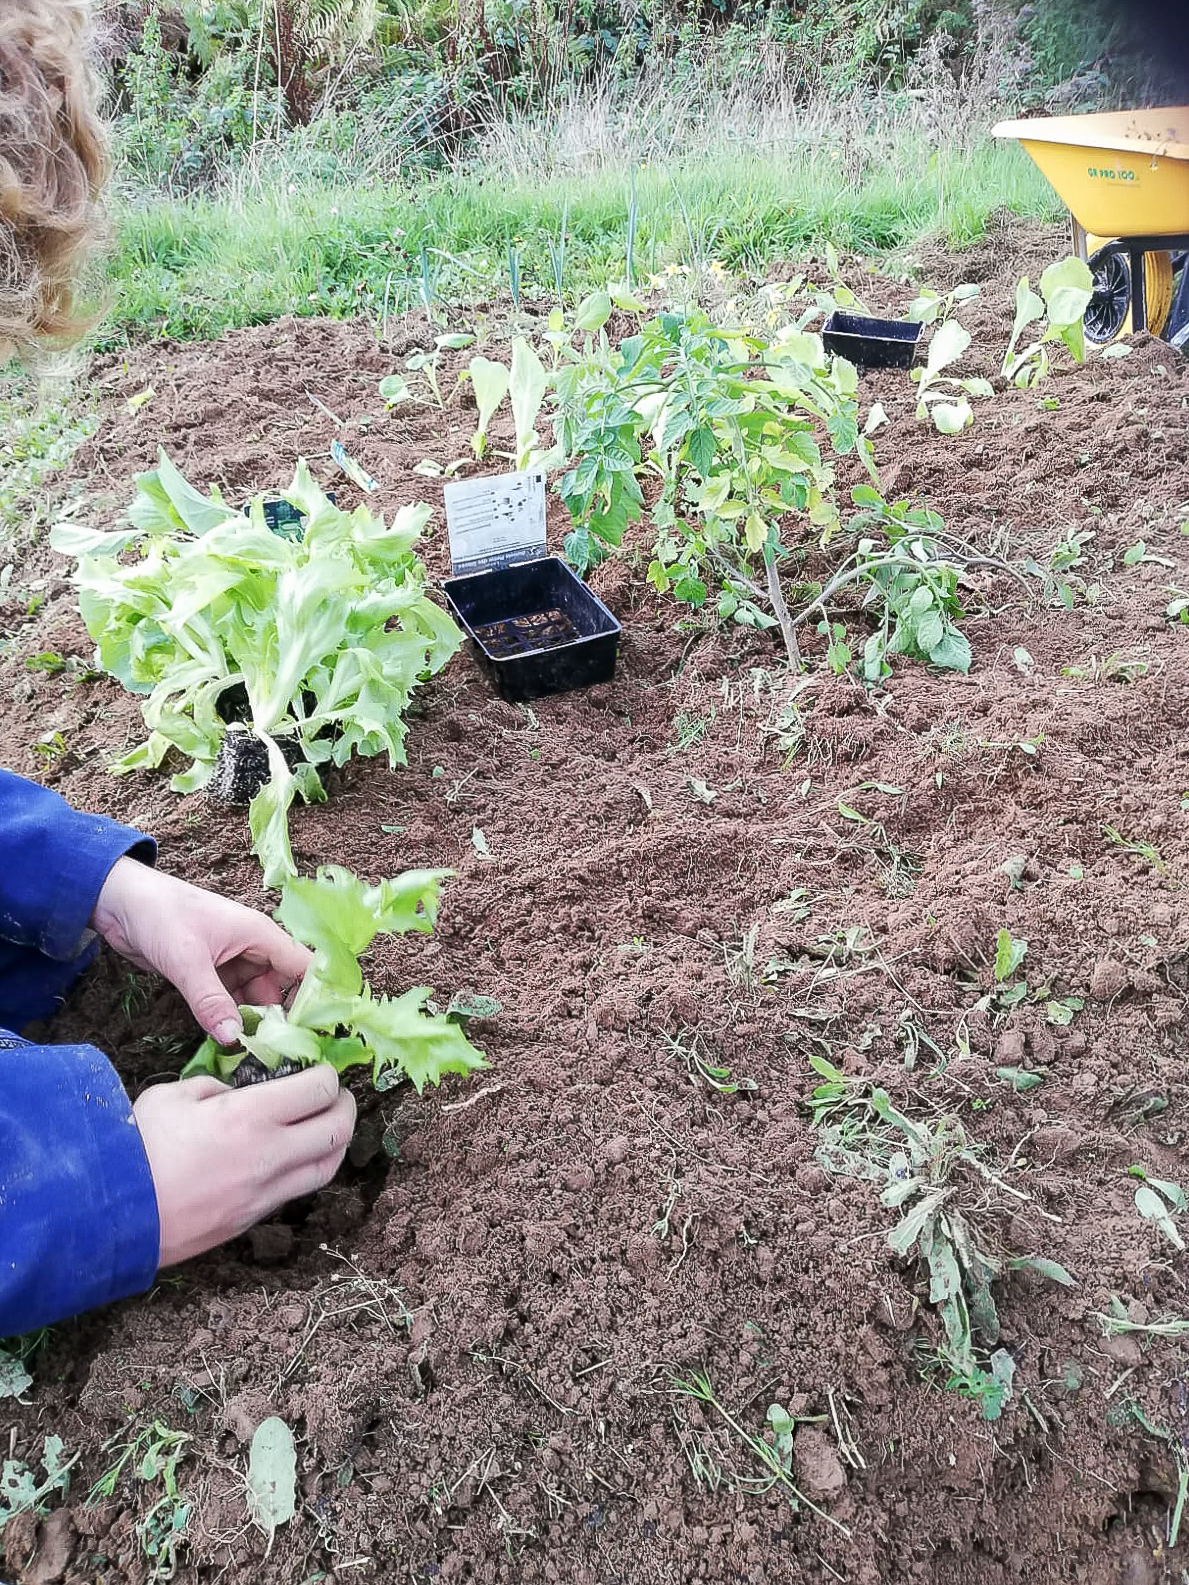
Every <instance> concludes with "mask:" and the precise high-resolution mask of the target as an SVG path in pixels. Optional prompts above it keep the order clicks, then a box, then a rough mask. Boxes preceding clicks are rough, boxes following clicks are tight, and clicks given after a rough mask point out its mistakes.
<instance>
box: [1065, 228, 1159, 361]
mask: <svg viewBox="0 0 1189 1585" xmlns="http://www.w3.org/2000/svg"><path fill="white" fill-rule="evenodd" d="M1087 240H1088V241H1089V242H1091V243H1097V242H1101V241H1102V240H1103V239H1101V238H1099V237H1090V238H1088V239H1087ZM1087 263H1088V264H1089V266H1090V273H1091V274H1092V275H1093V277H1094V295H1093V297H1091V299H1090V302H1089V304H1088V306H1087V308H1086V317H1085V320H1084V324H1085V329H1086V340H1087V341H1091V342H1094V343H1095V344H1096V345H1098V346H1102V345H1104V344H1105V343H1106V342H1108V341H1114V339H1115V337H1116V336H1121V335H1123V334H1125V333H1126V332H1127V331H1129V330H1130V329H1131V266H1130V264H1129V263H1128V260H1127V256H1126V254H1123V253H1110V252H1108V251H1107V249H1106V248H1105V247H1098V248H1096V250H1095V251H1094V252H1093V253H1091V255H1090V257H1089V259H1088V260H1087ZM1172 282H1173V269H1172V255H1171V254H1170V253H1163V252H1159V251H1157V252H1153V253H1145V254H1144V283H1145V288H1146V293H1147V305H1148V329H1149V331H1150V332H1151V334H1152V335H1154V336H1160V335H1163V334H1164V328H1165V326H1166V325H1167V323H1168V316H1169V311H1170V309H1171V308H1172Z"/></svg>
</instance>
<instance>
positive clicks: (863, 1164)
mask: <svg viewBox="0 0 1189 1585" xmlns="http://www.w3.org/2000/svg"><path fill="white" fill-rule="evenodd" d="M809 1060H810V1062H811V1064H812V1066H813V1068H814V1069H815V1071H816V1072H817V1073H818V1074H819V1075H820V1077H821V1078H822V1079H823V1080H824V1081H825V1082H824V1083H822V1084H819V1085H818V1086H817V1087H816V1088H815V1089H814V1091H813V1095H812V1098H811V1101H810V1106H811V1108H812V1111H813V1114H814V1122H815V1124H816V1126H817V1127H818V1128H819V1129H820V1130H821V1144H820V1146H819V1148H818V1151H817V1159H818V1161H819V1162H820V1163H821V1164H822V1166H823V1167H825V1168H826V1170H827V1171H829V1172H834V1173H839V1174H845V1175H846V1176H849V1177H856V1178H860V1179H866V1180H868V1181H870V1182H873V1183H878V1184H881V1185H882V1188H881V1191H880V1202H881V1204H883V1205H885V1206H887V1207H888V1208H889V1209H892V1210H895V1211H898V1212H899V1213H900V1219H899V1221H898V1222H897V1223H896V1225H895V1226H894V1227H893V1228H892V1231H891V1232H890V1233H889V1235H888V1244H889V1246H890V1247H891V1249H892V1250H893V1251H894V1253H896V1254H897V1255H901V1256H904V1257H908V1256H910V1255H912V1254H913V1253H914V1252H915V1254H916V1255H917V1257H918V1258H919V1259H920V1261H921V1262H922V1264H923V1265H924V1266H925V1268H926V1270H927V1271H928V1273H929V1302H930V1303H931V1304H933V1305H935V1306H936V1307H937V1310H938V1314H939V1316H940V1318H941V1324H942V1334H943V1341H942V1343H941V1345H940V1348H939V1355H940V1358H941V1359H942V1361H943V1362H944V1364H945V1365H946V1366H947V1368H948V1369H949V1370H950V1371H951V1372H952V1374H953V1375H954V1376H956V1377H957V1378H959V1379H961V1380H962V1381H965V1382H967V1383H970V1382H975V1383H976V1384H978V1383H979V1381H980V1373H982V1374H983V1375H986V1374H987V1372H986V1369H985V1362H986V1360H987V1354H986V1352H985V1351H986V1350H989V1349H994V1348H995V1346H996V1344H997V1343H998V1341H999V1314H998V1310H997V1307H996V1304H995V1300H994V1296H993V1294H992V1291H991V1284H992V1282H993V1280H994V1279H995V1278H996V1277H997V1276H999V1275H1001V1274H1002V1273H1003V1272H1005V1271H1010V1270H1019V1269H1021V1268H1028V1269H1030V1270H1033V1271H1036V1272H1039V1273H1040V1274H1041V1275H1042V1276H1045V1277H1048V1278H1050V1279H1051V1280H1052V1281H1054V1282H1059V1283H1062V1284H1063V1285H1065V1286H1071V1285H1072V1283H1073V1278H1072V1277H1071V1276H1070V1275H1069V1273H1068V1272H1067V1271H1065V1269H1064V1268H1063V1267H1062V1266H1059V1265H1058V1264H1057V1263H1056V1261H1052V1260H1048V1259H1045V1258H1043V1257H1040V1256H1036V1255H1022V1256H1020V1255H1009V1254H1007V1253H1006V1252H1004V1251H1003V1250H1002V1249H1001V1248H998V1247H996V1244H995V1241H994V1240H993V1239H992V1236H991V1229H990V1227H989V1226H988V1225H987V1224H986V1212H985V1210H984V1208H983V1205H982V1202H983V1200H984V1199H985V1193H986V1188H987V1186H988V1185H991V1186H993V1187H994V1188H995V1189H997V1190H998V1191H999V1192H1000V1193H1001V1194H1010V1195H1011V1196H1012V1197H1014V1198H1016V1199H1023V1200H1027V1199H1028V1198H1029V1196H1028V1195H1027V1194H1026V1193H1025V1192H1024V1191H1023V1190H1020V1189H1015V1188H1011V1187H1009V1186H1008V1185H1007V1184H1005V1183H1004V1181H1003V1179H1002V1177H1000V1176H999V1174H997V1173H996V1172H994V1171H993V1170H992V1169H991V1168H990V1167H988V1166H987V1165H986V1163H985V1162H983V1161H982V1160H981V1159H980V1157H979V1155H978V1154H977V1152H976V1151H975V1150H974V1149H973V1147H972V1146H971V1145H970V1144H969V1142H968V1140H967V1138H966V1134H965V1131H964V1130H963V1128H962V1125H961V1123H960V1122H959V1121H958V1120H957V1118H955V1117H940V1118H938V1119H936V1120H935V1121H931V1122H917V1121H915V1120H914V1119H913V1118H910V1117H908V1116H907V1115H906V1114H905V1113H903V1112H901V1111H899V1110H898V1109H897V1108H896V1107H895V1106H894V1105H893V1104H892V1101H891V1098H890V1096H889V1095H888V1094H887V1092H886V1091H885V1090H882V1089H879V1088H870V1087H868V1086H866V1085H865V1084H863V1083H862V1082H860V1081H856V1080H852V1079H849V1078H848V1077H847V1076H846V1074H844V1073H842V1072H840V1071H839V1069H837V1068H836V1067H834V1066H833V1064H832V1063H830V1062H828V1061H827V1060H826V1059H825V1058H824V1057H819V1056H811V1057H810V1059H809ZM976 1189H977V1191H978V1192H977V1194H976V1193H975V1192H974V1191H975V1190H976ZM992 1358H993V1356H992ZM990 1377H991V1380H992V1381H993V1380H994V1379H995V1377H994V1373H993V1372H991V1373H990ZM983 1385H984V1386H986V1384H985V1383H984V1384H983ZM988 1394H989V1396H988ZM980 1398H981V1401H983V1408H984V1413H987V1412H988V1404H989V1405H990V1406H991V1407H992V1408H995V1412H996V1413H997V1412H998V1409H999V1408H1001V1407H1002V1402H1003V1398H1002V1395H1001V1394H1000V1395H998V1396H997V1395H996V1394H995V1393H994V1392H993V1391H992V1390H991V1389H990V1387H987V1390H986V1392H985V1393H982V1394H981V1395H980ZM996 1405H997V1407H996ZM989 1417H991V1418H994V1415H989Z"/></svg>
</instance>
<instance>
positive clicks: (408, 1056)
mask: <svg viewBox="0 0 1189 1585" xmlns="http://www.w3.org/2000/svg"><path fill="white" fill-rule="evenodd" d="M448 873H449V872H448V871H444V870H409V871H407V872H406V873H405V874H403V875H398V876H396V877H395V878H394V879H392V880H386V881H381V882H380V883H379V884H378V885H376V886H369V885H367V884H366V883H365V882H363V881H361V880H360V879H359V878H358V876H355V875H352V874H351V873H350V872H349V871H347V870H344V869H339V868H337V867H335V866H333V865H324V866H323V867H322V868H320V869H319V870H318V873H317V875H316V876H312V877H311V876H299V877H296V878H294V879H292V880H290V881H289V882H288V883H287V885H286V886H285V888H284V892H283V894H282V898H281V903H280V906H279V907H278V908H277V910H276V912H275V915H274V917H275V918H276V919H277V920H278V921H279V922H280V923H281V924H282V925H283V926H284V927H285V929H286V930H287V931H288V932H289V933H290V935H292V936H294V937H295V938H296V939H297V940H298V941H302V942H304V943H305V945H306V946H308V947H310V948H311V949H312V951H313V954H314V956H313V961H312V963H311V964H310V967H309V968H308V969H307V970H306V972H305V977H304V978H303V980H302V982H301V985H300V986H299V987H298V990H297V992H296V994H295V995H294V997H293V1000H292V1002H291V1003H290V1005H289V1007H288V1008H287V1009H286V1008H284V1007H277V1006H272V1007H243V1008H241V1009H240V1012H241V1015H242V1017H243V1022H244V1034H243V1037H242V1040H241V1041H240V1043H239V1045H238V1046H235V1047H225V1046H220V1045H218V1044H217V1043H216V1042H215V1040H214V1039H208V1040H206V1041H205V1042H204V1043H203V1045H202V1046H201V1047H200V1049H199V1050H198V1052H197V1053H196V1055H195V1056H194V1058H193V1060H192V1061H191V1062H190V1063H189V1064H188V1065H187V1066H186V1068H185V1069H184V1070H183V1076H184V1077H189V1076H192V1075H194V1074H197V1073H210V1074H213V1075H214V1076H215V1077H216V1078H219V1079H223V1080H227V1079H230V1078H231V1076H232V1074H233V1073H234V1072H235V1070H236V1068H237V1067H238V1066H239V1065H240V1063H241V1062H242V1061H243V1058H244V1053H245V1052H247V1053H249V1054H250V1055H251V1056H253V1057H255V1058H256V1060H257V1061H258V1062H260V1063H262V1064H263V1066H264V1067H266V1068H268V1069H270V1070H275V1069H276V1068H277V1067H278V1065H279V1064H280V1063H282V1062H290V1063H296V1064H297V1065H298V1066H302V1067H304V1066H306V1065H308V1064H311V1063H316V1062H328V1063H330V1065H331V1066H332V1067H333V1068H334V1069H335V1070H336V1071H337V1072H339V1073H343V1072H345V1071H346V1070H347V1069H348V1068H352V1067H356V1066H361V1065H368V1064H370V1066H371V1070H372V1081H373V1083H374V1084H375V1085H376V1087H377V1088H379V1089H387V1088H389V1087H390V1086H391V1085H392V1084H395V1083H398V1082H399V1081H400V1080H401V1079H406V1078H407V1079H409V1080H411V1081H412V1083H413V1084H414V1085H415V1086H416V1088H417V1090H418V1091H420V1090H421V1089H422V1088H423V1087H424V1085H426V1084H427V1083H429V1084H438V1083H440V1082H441V1078H442V1075H443V1074H446V1073H469V1072H471V1071H472V1070H473V1069H476V1068H482V1067H486V1066H487V1064H486V1062H485V1061H484V1059H483V1057H482V1056H481V1055H480V1053H479V1052H478V1051H476V1050H475V1048H474V1046H472V1045H471V1043H470V1041H469V1040H468V1039H467V1037H466V1035H465V1033H464V1031H463V1029H462V1027H461V1024H460V1023H459V1021H458V1020H457V1019H455V1018H451V1017H450V1016H449V1015H448V1014H445V1015H442V1014H439V1015H435V1016H432V1017H431V1016H427V1014H426V1012H425V1003H426V1000H427V998H428V996H429V991H428V989H425V988H416V989H413V990H408V991H405V992H404V994H403V995H401V996H395V997H389V996H377V995H376V994H375V993H374V992H373V991H372V989H371V987H370V986H369V985H367V984H366V983H365V982H364V979H363V973H362V971H361V969H360V967H359V958H360V956H361V954H362V953H364V952H366V951H367V949H368V947H369V946H370V945H371V944H372V942H373V940H374V939H375V938H376V936H378V935H393V934H399V935H404V934H406V933H407V932H408V931H416V932H420V933H422V934H426V933H428V932H429V931H431V930H432V929H433V927H434V924H435V922H436V920H437V913H438V893H439V888H440V885H441V882H442V880H443V879H444V878H445V877H446V875H447V874H448Z"/></svg>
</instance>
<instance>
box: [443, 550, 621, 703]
mask: <svg viewBox="0 0 1189 1585" xmlns="http://www.w3.org/2000/svg"><path fill="white" fill-rule="evenodd" d="M442 593H443V594H444V595H445V596H446V600H447V602H448V604H449V606H450V609H451V611H453V613H454V615H455V617H456V618H457V619H458V624H459V626H460V627H461V628H462V630H463V631H464V632H465V633H466V635H467V637H468V638H469V639H471V641H472V642H473V644H474V646H475V655H476V658H477V659H478V661H479V664H480V666H482V668H483V670H484V671H485V672H487V674H488V676H489V677H490V678H491V680H492V682H493V683H494V684H495V687H496V690H497V692H498V693H499V694H500V695H501V696H502V697H503V698H505V699H509V700H512V701H515V700H517V699H539V698H540V697H541V696H542V695H544V694H550V693H569V692H570V691H571V689H574V688H590V687H592V686H593V685H594V684H595V683H599V682H610V681H611V679H612V677H614V675H615V660H616V656H617V654H618V652H619V634H620V626H619V623H618V622H617V621H616V620H615V618H614V617H613V616H612V615H611V613H610V611H608V609H607V607H606V606H605V605H604V604H603V602H602V601H601V600H600V599H599V597H598V595H596V594H594V593H593V592H592V591H591V590H590V589H588V588H587V586H586V585H585V584H584V583H583V582H582V580H581V578H579V577H578V576H577V575H576V574H575V573H574V571H573V569H572V568H570V567H567V565H566V564H565V562H564V561H562V560H561V558H560V557H558V556H544V557H542V558H541V559H540V560H539V561H525V562H517V563H514V564H513V565H512V566H510V567H496V568H493V569H492V570H491V571H490V572H475V573H469V574H467V575H465V576H463V577H461V578H447V579H446V581H445V583H443V585H442Z"/></svg>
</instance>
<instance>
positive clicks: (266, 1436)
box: [248, 1415, 297, 1535]
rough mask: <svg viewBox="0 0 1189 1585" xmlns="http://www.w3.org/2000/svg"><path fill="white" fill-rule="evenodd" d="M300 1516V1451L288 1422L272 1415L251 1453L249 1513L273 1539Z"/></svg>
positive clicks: (259, 1428)
mask: <svg viewBox="0 0 1189 1585" xmlns="http://www.w3.org/2000/svg"><path fill="white" fill-rule="evenodd" d="M296 1512H297V1447H296V1444H295V1443H294V1440H293V1432H292V1431H291V1430H290V1429H289V1427H288V1426H287V1425H286V1424H285V1422H284V1420H281V1419H279V1418H278V1417H277V1416H276V1415H270V1416H269V1418H268V1419H267V1420H262V1421H261V1423H260V1424H259V1425H258V1426H257V1428H256V1433H255V1435H254V1436H253V1437H252V1445H251V1449H250V1451H249V1453H248V1513H249V1516H250V1517H251V1519H252V1521H253V1523H255V1524H257V1525H259V1526H260V1528H261V1529H262V1530H264V1531H266V1532H267V1533H268V1534H269V1535H271V1534H272V1532H273V1531H274V1530H276V1529H277V1527H278V1526H279V1525H283V1524H288V1523H289V1521H290V1519H292V1518H293V1516H294V1514H295V1513H296Z"/></svg>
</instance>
